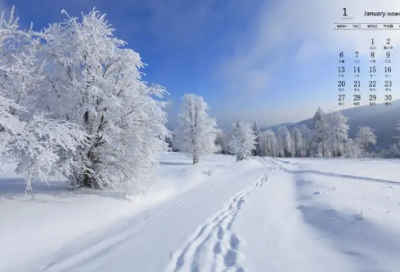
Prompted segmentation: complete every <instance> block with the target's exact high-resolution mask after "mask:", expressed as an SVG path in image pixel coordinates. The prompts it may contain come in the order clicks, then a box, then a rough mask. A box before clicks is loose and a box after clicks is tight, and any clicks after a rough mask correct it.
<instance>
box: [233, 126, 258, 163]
mask: <svg viewBox="0 0 400 272" xmlns="http://www.w3.org/2000/svg"><path fill="white" fill-rule="evenodd" d="M255 144H256V136H255V135H254V133H253V129H252V128H251V126H250V124H247V123H242V122H240V121H239V120H238V121H237V122H236V124H234V125H233V126H232V129H231V131H230V134H229V140H228V146H229V149H230V151H231V152H232V153H233V154H235V156H236V160H237V161H241V160H244V159H247V158H248V157H249V156H250V155H251V153H252V150H253V149H254V147H255Z"/></svg>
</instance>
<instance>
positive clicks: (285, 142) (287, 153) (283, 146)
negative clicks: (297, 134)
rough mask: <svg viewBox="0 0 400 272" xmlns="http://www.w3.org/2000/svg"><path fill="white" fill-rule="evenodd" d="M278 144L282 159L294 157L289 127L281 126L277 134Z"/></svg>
mask: <svg viewBox="0 0 400 272" xmlns="http://www.w3.org/2000/svg"><path fill="white" fill-rule="evenodd" d="M276 137H277V142H278V155H279V156H281V157H292V156H293V154H292V153H291V150H292V145H293V143H292V138H291V137H290V132H289V130H288V128H287V127H285V126H280V127H278V130H277V132H276Z"/></svg>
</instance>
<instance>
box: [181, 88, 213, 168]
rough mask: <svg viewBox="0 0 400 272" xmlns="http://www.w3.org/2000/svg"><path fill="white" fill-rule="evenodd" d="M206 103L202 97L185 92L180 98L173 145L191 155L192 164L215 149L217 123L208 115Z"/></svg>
mask: <svg viewBox="0 0 400 272" xmlns="http://www.w3.org/2000/svg"><path fill="white" fill-rule="evenodd" d="M207 111H208V105H207V103H206V102H205V101H204V99H203V97H201V96H197V95H195V94H185V95H184V96H183V98H182V105H181V112H180V114H179V118H178V128H177V129H176V131H175V140H174V147H176V148H177V149H179V150H180V151H181V152H184V153H189V154H191V155H192V157H193V164H196V163H198V162H199V158H200V157H201V156H203V155H207V154H212V153H214V152H216V151H217V146H216V144H215V140H216V137H217V133H218V130H217V123H216V121H215V119H213V118H210V117H209V116H208V113H207Z"/></svg>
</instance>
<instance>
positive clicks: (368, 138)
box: [355, 127, 376, 156]
mask: <svg viewBox="0 0 400 272" xmlns="http://www.w3.org/2000/svg"><path fill="white" fill-rule="evenodd" d="M355 140H356V142H357V143H358V145H359V147H360V149H361V154H362V155H363V156H367V151H368V147H369V146H370V145H371V144H372V145H375V144H376V135H375V134H374V130H373V129H371V128H370V127H360V129H359V130H358V132H357V134H356V139H355Z"/></svg>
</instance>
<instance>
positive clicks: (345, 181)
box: [0, 153, 400, 272]
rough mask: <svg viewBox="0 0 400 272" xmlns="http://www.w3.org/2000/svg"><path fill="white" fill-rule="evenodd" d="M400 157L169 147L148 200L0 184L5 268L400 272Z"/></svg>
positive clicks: (6, 180) (9, 180)
mask: <svg viewBox="0 0 400 272" xmlns="http://www.w3.org/2000/svg"><path fill="white" fill-rule="evenodd" d="M399 170H400V161H399V160H369V159H368V160H367V159H363V160H355V159H287V158H286V159H272V158H256V159H254V158H252V159H249V160H245V161H240V162H236V161H235V158H234V157H233V156H224V155H210V156H205V157H204V158H203V159H202V160H200V162H199V164H197V165H192V158H190V157H187V156H185V155H183V154H180V153H166V154H165V155H163V157H162V158H161V161H160V170H159V171H160V174H161V177H162V179H161V180H160V181H159V182H158V183H156V184H155V185H154V186H153V188H152V190H151V192H150V193H149V194H148V195H146V196H140V197H132V198H129V199H123V198H121V197H119V196H118V195H117V194H113V193H111V192H102V193H100V192H93V191H89V190H86V191H85V190H80V191H77V192H71V191H68V190H66V188H65V187H64V185H63V183H60V182H51V183H50V185H49V186H47V185H45V184H43V183H34V184H33V192H32V193H29V194H25V193H24V191H25V185H24V184H23V181H22V179H20V178H19V177H18V176H17V175H15V174H14V173H13V171H12V169H11V168H10V167H9V168H8V169H6V171H5V173H4V174H2V176H1V179H0V214H1V222H2V224H0V241H1V242H2V243H1V246H0V264H1V265H0V271H7V272H8V271H141V272H142V271H143V272H147V271H154V272H162V271H166V272H173V271H174V272H184V271H190V272H192V271H197V272H200V271H234V272H251V271H254V272H259V271H274V272H275V271H307V272H309V271H310V272H313V271H316V272H317V271H318V272H320V271H370V272H376V271H393V272H394V271H398V267H399V266H400V258H399V257H398V252H400V216H399V215H400V179H399V178H398V175H397V174H396V173H398V172H399Z"/></svg>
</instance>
